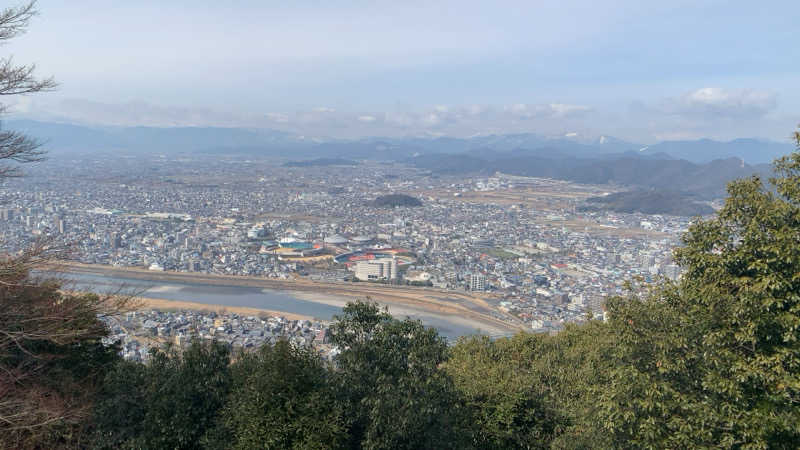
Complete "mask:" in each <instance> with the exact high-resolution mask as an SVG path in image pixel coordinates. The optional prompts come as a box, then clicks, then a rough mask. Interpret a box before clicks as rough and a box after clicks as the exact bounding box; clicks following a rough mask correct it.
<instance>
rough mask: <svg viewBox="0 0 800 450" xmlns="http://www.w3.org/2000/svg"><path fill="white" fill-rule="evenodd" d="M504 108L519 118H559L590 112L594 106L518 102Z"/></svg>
mask: <svg viewBox="0 0 800 450" xmlns="http://www.w3.org/2000/svg"><path fill="white" fill-rule="evenodd" d="M504 110H505V111H506V112H507V113H509V114H510V115H511V116H513V117H515V118H519V119H544V118H556V119H557V118H565V117H570V116H578V115H581V114H584V113H587V112H590V111H591V110H592V108H590V107H588V106H583V105H568V104H565V103H550V104H545V105H527V104H524V103H516V104H513V105H508V106H506V107H505V108H504Z"/></svg>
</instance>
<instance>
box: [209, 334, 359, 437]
mask: <svg viewBox="0 0 800 450" xmlns="http://www.w3.org/2000/svg"><path fill="white" fill-rule="evenodd" d="M231 371H232V374H233V383H232V385H233V387H232V388H231V393H230V396H229V397H228V400H227V402H226V405H225V407H224V409H223V410H222V413H221V415H220V418H219V421H218V422H219V425H218V427H217V429H216V430H214V431H213V432H212V433H211V436H210V440H211V444H212V445H211V446H212V447H213V446H216V447H219V448H241V449H249V448H268V449H269V448H271V449H292V448H294V449H306V448H341V447H342V446H343V444H344V442H345V441H346V430H345V429H344V417H343V412H342V411H341V409H340V408H339V405H337V404H336V401H335V400H336V393H335V392H334V386H333V384H332V383H331V372H330V371H329V370H328V368H327V367H325V365H324V364H323V362H322V360H321V359H320V357H319V356H318V355H317V354H316V353H315V352H314V350H313V349H312V348H305V347H299V348H297V347H293V346H292V345H290V344H289V342H288V341H285V340H281V341H278V342H277V343H276V344H275V346H269V345H264V346H262V347H261V348H260V349H259V350H258V351H257V352H253V353H243V354H241V355H240V357H239V359H238V360H237V361H236V363H235V364H234V365H233V367H232V368H231Z"/></svg>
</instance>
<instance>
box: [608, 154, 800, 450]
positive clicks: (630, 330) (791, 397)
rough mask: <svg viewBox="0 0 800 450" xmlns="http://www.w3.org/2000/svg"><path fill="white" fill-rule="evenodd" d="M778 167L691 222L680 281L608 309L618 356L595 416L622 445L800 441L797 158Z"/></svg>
mask: <svg viewBox="0 0 800 450" xmlns="http://www.w3.org/2000/svg"><path fill="white" fill-rule="evenodd" d="M799 144H800V143H799ZM775 167H776V173H777V174H778V176H777V177H776V178H773V179H771V180H770V181H771V185H772V188H771V189H767V188H765V187H764V186H763V184H762V182H761V180H760V179H759V178H758V177H751V178H749V179H744V180H739V181H736V182H733V183H731V184H730V185H729V187H728V193H729V197H728V199H727V201H726V203H725V205H724V207H723V208H722V209H721V210H720V211H719V213H718V215H717V217H715V218H713V219H710V220H707V221H699V222H696V223H694V224H693V225H692V226H691V228H690V230H689V232H688V234H687V235H686V236H685V238H684V242H685V246H684V247H683V248H680V249H678V250H676V252H675V256H676V260H677V261H678V262H679V264H681V266H682V267H683V268H684V269H685V274H684V276H683V277H682V278H681V280H680V281H679V282H676V283H667V284H664V285H662V286H660V287H659V288H658V289H656V290H654V291H653V292H652V293H650V294H649V295H648V296H646V297H645V298H644V299H637V298H634V297H630V298H620V299H615V300H614V301H613V302H611V303H610V304H609V305H608V306H609V310H610V313H611V314H610V315H611V317H612V321H611V323H610V328H611V330H612V331H613V333H614V337H615V341H616V342H617V345H616V347H615V352H614V357H615V359H616V361H615V365H614V369H613V371H612V383H611V385H610V386H609V389H605V390H601V389H598V394H599V398H600V406H601V408H600V411H599V414H598V420H601V421H602V423H603V424H604V426H605V428H606V429H607V430H608V431H609V432H611V433H613V435H614V436H615V438H616V439H617V440H618V441H620V442H623V441H624V442H628V443H631V444H634V445H636V446H641V447H689V446H691V447H696V446H718V445H721V446H723V447H736V448H795V447H796V443H797V442H798V441H800V407H798V402H800V343H799V342H798V337H799V335H798V330H800V245H799V244H798V243H800V153H794V154H792V155H790V156H788V157H785V158H782V159H781V160H779V161H777V162H776V164H775Z"/></svg>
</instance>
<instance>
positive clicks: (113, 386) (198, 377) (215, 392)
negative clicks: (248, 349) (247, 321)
mask: <svg viewBox="0 0 800 450" xmlns="http://www.w3.org/2000/svg"><path fill="white" fill-rule="evenodd" d="M230 384H231V375H230V350H229V349H228V347H227V346H226V345H224V344H222V343H219V342H216V341H214V342H210V343H203V342H200V341H197V340H195V341H193V342H192V343H191V344H190V346H189V347H188V349H186V350H185V351H184V352H182V353H178V352H177V351H174V350H168V351H160V350H154V351H152V353H151V359H150V362H149V363H148V364H147V365H137V364H132V363H124V364H121V365H120V366H118V367H117V368H116V370H114V371H113V372H111V373H110V374H109V376H108V377H107V378H106V383H105V385H104V389H103V392H102V393H101V395H100V397H99V399H98V402H97V406H96V409H95V427H96V430H95V440H94V442H95V447H97V448H174V449H182V448H185V449H188V448H198V447H199V445H200V442H201V439H202V438H203V437H204V435H205V433H206V432H207V431H208V430H210V429H211V428H212V425H213V424H214V422H215V420H216V417H217V415H218V413H219V410H220V409H221V408H222V406H223V404H224V401H225V399H226V398H227V394H228V390H229V389H230Z"/></svg>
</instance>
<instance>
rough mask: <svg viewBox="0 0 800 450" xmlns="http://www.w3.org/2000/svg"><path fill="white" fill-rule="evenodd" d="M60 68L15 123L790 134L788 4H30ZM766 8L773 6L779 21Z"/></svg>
mask: <svg viewBox="0 0 800 450" xmlns="http://www.w3.org/2000/svg"><path fill="white" fill-rule="evenodd" d="M40 9H41V10H42V11H46V14H42V15H41V16H40V17H37V18H36V19H35V20H34V21H33V22H32V25H31V27H30V30H29V32H28V33H27V34H26V35H23V36H21V37H19V38H18V39H15V40H14V41H13V42H11V43H10V44H9V45H7V46H6V47H5V50H6V51H8V52H11V53H12V54H16V55H19V56H18V60H19V61H20V62H36V63H37V64H38V66H39V73H41V74H43V75H44V74H56V75H58V81H59V83H60V87H59V89H58V91H57V92H54V93H52V94H50V95H48V96H40V97H23V98H17V99H15V100H14V101H13V102H12V103H15V105H14V107H13V109H12V111H13V112H14V116H15V117H28V118H36V119H43V120H57V121H66V122H76V123H83V124H92V125H124V126H142V125H144V126H178V125H180V126H223V127H256V128H268V129H277V130H285V131H291V132H294V133H298V134H300V135H304V136H307V137H317V138H331V137H334V138H356V137H365V136H441V135H448V136H459V137H467V136H472V135H476V134H504V133H516V132H534V133H539V134H544V135H564V134H567V133H579V134H580V135H585V136H589V137H597V136H600V135H611V136H615V137H618V138H622V139H626V140H629V141H633V142H639V143H643V144H648V143H654V142H657V141H663V140H676V139H696V138H704V137H707V138H715V139H722V140H730V139H734V138H742V137H758V138H766V139H771V140H777V141H781V142H787V141H788V134H787V132H786V130H787V129H791V128H792V126H793V125H795V124H796V123H797V122H798V121H800V117H798V113H797V111H798V109H800V93H799V92H798V90H797V89H796V86H794V85H793V83H796V75H797V73H798V72H799V71H800V66H799V65H800V49H798V46H797V45H796V39H795V37H796V23H795V21H794V19H795V18H796V17H797V16H798V15H800V6H798V3H797V2H793V1H778V2H771V3H770V7H769V8H762V7H760V6H756V5H754V4H753V3H752V2H745V1H734V2H730V1H699V2H698V1H670V2H656V3H652V2H647V3H643V2H637V1H614V2H595V1H573V2H558V3H556V2H523V1H511V2H509V1H503V2H464V1H445V2H435V3H431V2H399V3H398V2H335V3H326V2H225V3H219V2H209V1H200V2H183V1H177V2H168V3H164V2H156V1H141V2H125V3H122V2H112V3H109V2H100V1H93V2H85V3H82V5H81V7H80V8H76V7H74V5H72V4H69V3H65V2H61V1H55V0H53V1H47V0H43V1H41V2H40ZM778 12H779V13H778Z"/></svg>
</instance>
